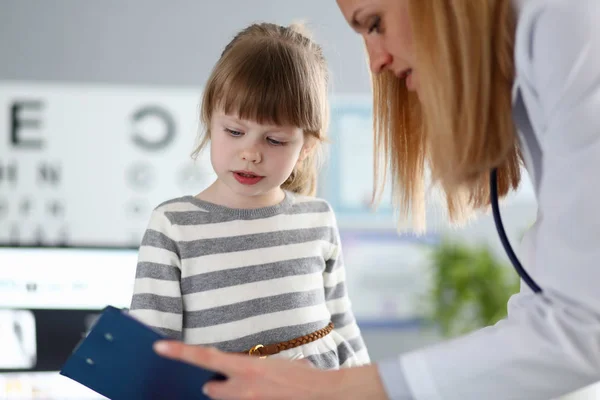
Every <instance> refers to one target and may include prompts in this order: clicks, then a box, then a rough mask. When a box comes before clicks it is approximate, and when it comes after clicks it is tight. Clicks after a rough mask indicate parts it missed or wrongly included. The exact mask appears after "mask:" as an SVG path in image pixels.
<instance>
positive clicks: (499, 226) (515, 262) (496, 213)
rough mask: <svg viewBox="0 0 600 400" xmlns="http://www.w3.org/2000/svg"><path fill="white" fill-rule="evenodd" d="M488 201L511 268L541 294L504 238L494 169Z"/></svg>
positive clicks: (496, 172)
mask: <svg viewBox="0 0 600 400" xmlns="http://www.w3.org/2000/svg"><path fill="white" fill-rule="evenodd" d="M490 200H491V203H492V213H493V214H494V222H495V224H496V230H497V231H498V236H500V241H501V242H502V246H504V250H505V251H506V254H507V255H508V258H509V259H510V262H511V263H512V265H513V267H515V270H516V271H517V274H519V276H520V277H521V279H523V281H525V283H527V285H528V286H529V287H530V288H531V290H533V292H534V293H541V292H542V289H541V288H540V287H539V285H538V284H537V283H535V281H534V280H533V279H532V278H531V276H529V274H528V273H527V271H525V269H524V268H523V266H522V265H521V263H520V262H519V259H518V258H517V255H516V254H515V252H514V251H513V249H512V247H511V245H510V243H509V242H508V237H507V236H506V232H505V231H504V226H503V225H502V218H501V217H500V207H499V206H498V171H497V170H496V168H494V169H492V171H491V173H490Z"/></svg>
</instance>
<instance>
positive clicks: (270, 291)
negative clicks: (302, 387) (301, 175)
mask: <svg viewBox="0 0 600 400" xmlns="http://www.w3.org/2000/svg"><path fill="white" fill-rule="evenodd" d="M130 313H131V314H132V315H133V316H135V317H136V318H137V319H139V320H141V321H142V322H144V323H145V324H147V325H149V326H152V327H154V328H156V329H158V330H160V331H162V332H163V333H165V334H166V335H168V336H170V337H174V338H178V339H182V340H184V341H185V342H186V343H191V344H203V345H210V346H215V347H217V348H220V349H222V350H224V351H244V350H247V349H248V348H250V347H252V346H254V345H256V344H258V343H261V344H267V343H277V342H282V341H286V340H290V339H293V338H295V337H298V336H302V335H305V334H308V333H311V332H313V331H315V330H317V329H320V328H323V327H324V326H325V325H327V323H328V322H329V321H330V320H331V321H333V323H334V324H335V331H334V332H333V334H332V335H329V336H330V337H327V338H324V339H321V340H325V339H326V340H328V341H330V342H331V341H332V340H334V342H335V345H334V346H333V349H331V347H332V343H333V342H332V343H330V345H329V347H328V348H329V349H330V350H329V351H328V353H330V354H314V351H312V353H311V354H305V356H306V357H307V358H308V359H310V360H311V361H312V362H313V363H314V364H315V365H317V366H318V367H321V368H337V367H340V366H342V367H343V366H349V365H360V364H364V363H368V362H369V356H368V353H367V350H366V348H365V345H364V342H363V340H362V337H361V334H360V331H359V329H358V326H357V325H356V321H355V318H354V315H353V313H352V310H351V306H350V301H349V298H348V295H347V293H346V285H345V268H344V266H343V260H342V256H341V247H340V240H339V234H338V230H337V225H336V221H335V215H334V214H333V212H332V210H331V207H330V206H329V204H328V203H327V202H325V201H323V200H320V199H315V198H312V197H303V196H298V195H296V194H292V193H286V197H285V199H284V201H283V202H282V203H280V204H278V205H275V206H272V207H265V208H261V209H255V210H238V209H230V208H226V207H222V206H219V205H216V204H212V203H208V202H204V201H201V200H198V199H196V198H195V197H192V196H187V197H182V198H179V199H174V200H171V201H168V202H166V203H163V204H162V205H160V206H159V207H157V208H156V209H155V210H154V212H153V213H152V216H151V218H150V222H149V225H148V229H147V231H146V233H145V235H144V238H143V240H142V245H141V247H140V250H139V260H138V266H137V273H136V280H135V288H134V295H133V299H132V303H131V309H130ZM321 347H322V348H325V347H323V346H321ZM315 348H319V345H317V346H316V347H315V346H313V347H312V349H315ZM309 353H310V352H309ZM317 353H319V352H318V351H317ZM331 353H333V356H334V357H332V354H331ZM333 359H335V360H333Z"/></svg>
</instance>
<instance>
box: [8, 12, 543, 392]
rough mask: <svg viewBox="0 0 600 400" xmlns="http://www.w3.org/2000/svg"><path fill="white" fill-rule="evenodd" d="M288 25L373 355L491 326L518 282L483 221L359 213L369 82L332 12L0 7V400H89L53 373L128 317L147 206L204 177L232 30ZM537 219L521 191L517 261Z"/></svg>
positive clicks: (368, 147) (208, 175)
mask: <svg viewBox="0 0 600 400" xmlns="http://www.w3.org/2000/svg"><path fill="white" fill-rule="evenodd" d="M298 20H303V21H305V22H306V23H307V25H308V27H309V28H310V29H311V30H312V31H313V32H314V37H315V40H317V41H318V42H319V43H321V44H322V45H323V47H324V49H325V54H326V56H327V58H328V61H329V66H330V69H331V72H332V76H333V87H332V97H331V107H332V125H331V131H330V136H331V141H332V144H331V145H330V147H329V149H328V153H329V154H328V161H327V164H326V166H325V168H324V170H323V171H322V175H321V182H320V196H322V197H324V198H326V199H327V200H328V201H329V202H330V203H331V204H332V206H333V208H334V209H335V211H336V213H337V218H338V222H339V225H340V229H341V235H342V244H343V248H344V256H345V260H346V266H347V269H348V290H349V293H350V296H351V299H352V302H353V305H354V311H355V313H356V316H357V318H358V321H359V325H360V326H361V329H362V331H363V333H364V337H365V340H366V341H367V345H368V347H369V350H370V354H371V357H372V359H373V360H374V361H377V360H380V359H381V358H383V357H386V356H389V355H392V354H396V353H402V352H406V351H409V350H412V349H415V348H418V347H420V346H424V345H427V344H430V343H435V342H437V341H439V340H442V339H444V338H446V337H451V336H453V335H457V334H460V333H463V332H467V331H469V330H471V329H474V328H477V327H479V326H483V325H486V324H489V323H493V322H495V321H496V320H498V319H499V318H502V317H503V316H504V313H505V308H506V307H505V303H506V299H507V298H508V297H509V296H510V295H511V294H512V293H514V292H515V291H517V290H518V279H517V277H516V274H515V273H514V272H513V271H512V269H510V268H509V267H507V266H508V262H507V259H506V257H505V255H504V252H503V250H502V248H501V245H500V242H499V239H498V238H497V236H496V231H495V228H494V224H493V220H492V219H491V216H488V215H483V216H481V218H480V219H478V220H477V221H475V222H472V223H470V224H468V225H467V226H465V227H460V228H451V227H449V226H448V225H447V224H446V222H445V220H444V215H443V213H441V212H440V211H439V208H437V207H436V201H435V200H434V199H432V200H431V201H430V202H429V205H428V209H429V211H428V225H429V228H430V229H429V231H428V233H427V234H425V235H421V236H415V235H408V234H399V233H398V232H397V230H396V226H395V222H396V218H395V216H394V215H393V213H392V210H391V208H390V200H389V195H386V196H384V199H383V201H382V204H381V205H380V207H379V209H378V210H377V211H376V212H375V211H373V210H372V209H371V208H370V206H369V202H370V198H371V190H372V162H373V156H372V131H371V98H370V79H369V74H368V69H367V62H366V59H365V54H364V51H363V47H362V43H361V41H360V39H359V37H358V36H357V35H355V34H354V33H353V32H352V31H351V30H350V28H349V27H348V26H347V25H346V22H345V21H344V20H343V18H342V15H341V14H340V12H339V11H338V9H337V7H336V4H335V2H333V1H326V2H325V1H321V0H304V1H302V2H295V1H294V2H293V1H280V0H278V1H276V0H253V1H251V2H248V1H242V0H221V1H218V2H217V1H214V2H212V1H211V2H209V1H194V0H170V1H159V0H143V1H142V0H129V1H116V0H105V1H92V0H88V1H75V0H49V1H34V0H2V1H0V54H1V62H0V110H1V111H0V398H9V399H13V398H14V399H16V398H45V399H49V398H56V399H66V398H78V399H81V398H100V397H98V396H97V395H95V394H94V393H93V392H91V391H87V390H86V389H85V388H83V387H81V386H80V385H78V384H75V383H73V382H71V381H69V380H67V379H66V378H63V377H61V376H59V375H58V373H57V371H58V370H59V369H60V367H61V365H62V363H63V362H64V361H65V360H66V358H67V357H68V355H69V354H70V352H71V351H72V349H73V347H74V346H75V345H76V344H77V342H78V341H79V340H80V339H81V337H82V336H83V335H84V334H85V331H86V330H87V329H88V328H89V327H90V325H91V324H92V323H93V321H94V318H95V317H96V316H97V315H98V313H99V311H100V310H101V309H102V308H103V307H104V306H106V305H108V304H110V305H114V306H118V307H128V305H129V301H130V297H131V291H132V284H133V278H134V273H135V265H136V257H137V247H138V246H139V243H140V240H141V236H142V234H143V231H144V229H145V228H146V224H147V222H148V218H149V215H150V212H151V210H152V209H153V208H154V207H155V206H156V205H158V204H160V203H161V202H162V201H164V200H166V199H169V198H173V197H176V196H180V195H187V194H196V193H198V192H200V191H201V190H202V189H204V188H205V187H206V186H207V185H208V184H209V183H210V182H211V181H212V179H213V174H212V171H211V168H210V164H209V163H208V162H207V160H208V158H207V156H206V155H204V156H203V157H202V158H201V159H200V160H199V161H197V162H195V163H194V162H192V161H191V159H190V153H191V152H192V150H193V147H194V144H195V140H196V134H197V132H198V129H199V126H198V105H199V100H200V96H201V93H202V85H203V84H204V82H205V80H206V79H207V77H208V75H209V73H210V70H211V69H212V66H213V64H214V63H215V62H216V60H217V58H218V56H219V55H220V53H221V51H222V49H223V47H224V46H225V44H226V43H227V42H228V41H229V40H230V39H231V38H232V37H233V35H234V34H235V33H236V32H237V31H238V30H239V29H241V28H243V27H245V26H246V25H248V24H250V23H252V22H257V21H269V22H275V23H279V24H289V23H291V22H294V21H298ZM535 214H536V205H535V199H534V196H533V192H532V188H531V185H530V182H529V181H528V180H527V179H525V180H524V182H523V184H522V186H521V188H520V189H519V190H518V192H517V193H515V194H513V195H511V196H510V198H508V199H507V200H506V201H504V204H503V218H504V221H505V227H506V229H507V232H508V235H509V237H510V238H511V240H512V242H513V246H514V247H515V248H516V249H518V243H519V241H520V238H521V236H522V234H523V233H524V231H525V230H526V229H527V228H528V227H529V226H530V225H531V224H532V223H533V222H534V219H535ZM481 288H485V290H484V291H483V292H485V293H492V294H493V295H491V296H481V295H480V294H481V292H482V290H480V289H481ZM2 396H4V397H2Z"/></svg>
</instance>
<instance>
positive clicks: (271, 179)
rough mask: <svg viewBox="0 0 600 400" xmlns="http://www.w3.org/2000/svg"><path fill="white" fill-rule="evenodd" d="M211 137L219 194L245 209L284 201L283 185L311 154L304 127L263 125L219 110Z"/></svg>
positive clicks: (211, 151)
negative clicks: (308, 153)
mask: <svg viewBox="0 0 600 400" xmlns="http://www.w3.org/2000/svg"><path fill="white" fill-rule="evenodd" d="M210 135H211V137H210V140H211V147H210V153H211V162H212V166H213V168H214V170H215V172H216V174H217V182H216V185H217V186H218V191H219V193H220V195H223V196H227V197H228V198H227V200H228V202H230V203H232V204H239V205H240V206H241V205H243V206H244V208H246V207H248V208H253V207H260V206H263V205H265V204H275V203H277V202H278V201H279V200H281V198H282V197H281V194H282V190H281V185H282V184H283V183H284V182H285V181H286V180H287V179H288V177H289V176H290V174H291V173H292V171H293V169H294V167H295V166H296V164H298V162H300V161H302V160H303V159H304V157H305V156H306V154H307V152H308V148H307V146H306V140H305V138H304V133H303V131H302V129H300V128H297V127H293V126H275V125H263V124H259V123H256V122H254V121H249V120H243V119H240V118H238V117H237V116H236V115H227V114H224V113H222V112H218V111H215V112H214V113H213V116H212V119H211V124H210Z"/></svg>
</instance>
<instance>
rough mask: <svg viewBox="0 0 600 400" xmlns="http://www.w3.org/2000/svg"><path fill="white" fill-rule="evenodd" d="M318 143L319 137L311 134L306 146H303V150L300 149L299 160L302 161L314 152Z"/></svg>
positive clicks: (305, 143)
mask: <svg viewBox="0 0 600 400" xmlns="http://www.w3.org/2000/svg"><path fill="white" fill-rule="evenodd" d="M316 144H317V139H316V138H314V137H312V136H309V137H308V138H307V139H306V140H305V141H304V146H302V150H301V151H300V156H299V157H298V162H302V161H304V160H305V159H306V157H308V156H309V155H310V153H312V152H313V150H314V149H315V145H316Z"/></svg>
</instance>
